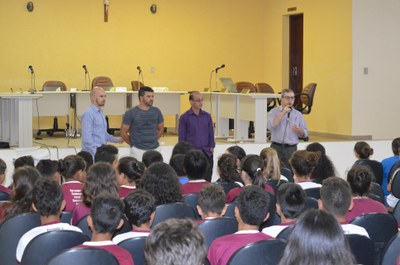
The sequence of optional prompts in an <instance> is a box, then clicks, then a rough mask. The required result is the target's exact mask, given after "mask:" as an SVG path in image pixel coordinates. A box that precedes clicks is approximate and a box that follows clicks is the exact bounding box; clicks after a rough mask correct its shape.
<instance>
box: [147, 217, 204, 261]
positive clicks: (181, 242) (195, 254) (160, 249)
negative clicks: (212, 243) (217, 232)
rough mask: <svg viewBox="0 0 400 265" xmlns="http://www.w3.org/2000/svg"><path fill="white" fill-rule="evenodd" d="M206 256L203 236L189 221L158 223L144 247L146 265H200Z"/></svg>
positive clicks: (171, 220)
mask: <svg viewBox="0 0 400 265" xmlns="http://www.w3.org/2000/svg"><path fill="white" fill-rule="evenodd" d="M206 255H207V247H206V243H205V239H204V236H203V234H202V233H201V232H200V230H199V228H198V227H197V226H196V225H194V223H193V222H192V221H191V220H189V219H174V218H172V219H168V220H166V221H164V222H161V223H159V224H158V225H157V226H156V227H155V228H154V229H153V230H152V231H151V233H150V235H149V236H148V238H147V240H146V243H145V246H144V257H145V261H146V264H147V265H200V264H203V262H204V258H205V257H206Z"/></svg>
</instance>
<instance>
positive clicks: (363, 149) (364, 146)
mask: <svg viewBox="0 0 400 265" xmlns="http://www.w3.org/2000/svg"><path fill="white" fill-rule="evenodd" d="M354 153H355V154H356V157H357V158H360V159H368V158H369V157H370V156H371V155H373V154H374V149H372V148H371V147H370V146H369V144H368V143H366V142H357V143H356V144H355V145H354Z"/></svg>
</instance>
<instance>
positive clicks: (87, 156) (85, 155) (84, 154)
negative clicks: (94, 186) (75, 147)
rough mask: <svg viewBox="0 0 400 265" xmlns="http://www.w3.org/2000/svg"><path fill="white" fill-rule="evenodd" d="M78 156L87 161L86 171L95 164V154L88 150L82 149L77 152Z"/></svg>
mask: <svg viewBox="0 0 400 265" xmlns="http://www.w3.org/2000/svg"><path fill="white" fill-rule="evenodd" d="M77 155H78V156H80V157H82V158H83V160H85V162H86V171H88V170H89V167H90V166H91V165H93V156H92V154H90V153H89V152H88V151H80V152H78V153H77Z"/></svg>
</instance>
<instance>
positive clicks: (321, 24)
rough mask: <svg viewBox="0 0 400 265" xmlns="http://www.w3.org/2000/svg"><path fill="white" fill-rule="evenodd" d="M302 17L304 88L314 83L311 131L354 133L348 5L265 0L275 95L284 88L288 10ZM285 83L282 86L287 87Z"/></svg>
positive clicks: (343, 1) (268, 72)
mask: <svg viewBox="0 0 400 265" xmlns="http://www.w3.org/2000/svg"><path fill="white" fill-rule="evenodd" d="M289 7H297V11H296V12H294V13H303V14H304V64H303V68H304V76H303V85H306V84H308V83H311V82H316V83H317V84H318V85H317V91H316V94H315V99H314V100H315V101H314V104H315V105H314V107H313V110H312V112H311V115H308V116H306V121H307V125H308V128H309V130H310V131H315V132H321V133H333V134H339V135H351V133H352V108H351V102H352V9H351V8H352V4H351V1H348V0H337V1H315V0H303V1H293V0H292V1H289V0H280V1H276V0H267V6H266V12H267V15H266V17H265V25H266V28H265V32H266V34H265V36H266V38H265V40H266V42H265V47H266V50H265V57H264V60H265V61H266V66H265V72H266V78H267V79H268V80H269V81H270V83H271V85H272V86H273V87H274V88H275V90H279V89H280V88H281V87H283V86H286V85H287V78H286V74H283V73H284V72H285V71H286V68H285V67H286V66H287V63H285V62H286V60H287V58H285V57H284V56H283V54H284V53H285V50H282V47H285V45H287V44H286V43H285V41H286V39H287V36H284V35H283V34H282V32H287V30H286V28H285V27H286V26H287V20H288V18H287V16H288V15H289V14H291V13H288V12H287V8H289ZM285 81H286V82H285Z"/></svg>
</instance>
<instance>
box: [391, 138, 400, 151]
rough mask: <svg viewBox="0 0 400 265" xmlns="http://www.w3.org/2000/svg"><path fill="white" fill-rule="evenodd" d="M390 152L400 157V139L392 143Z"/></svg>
mask: <svg viewBox="0 0 400 265" xmlns="http://www.w3.org/2000/svg"><path fill="white" fill-rule="evenodd" d="M392 151H393V154H394V155H396V156H398V155H400V137H398V138H396V139H394V140H393V141H392Z"/></svg>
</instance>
